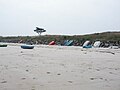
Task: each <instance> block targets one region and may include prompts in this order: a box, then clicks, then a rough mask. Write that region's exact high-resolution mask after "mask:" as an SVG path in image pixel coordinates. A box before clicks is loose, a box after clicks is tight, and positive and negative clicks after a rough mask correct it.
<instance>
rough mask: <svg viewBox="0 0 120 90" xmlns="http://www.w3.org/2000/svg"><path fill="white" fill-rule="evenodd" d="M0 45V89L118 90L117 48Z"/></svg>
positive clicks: (119, 59)
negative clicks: (32, 47)
mask: <svg viewBox="0 0 120 90" xmlns="http://www.w3.org/2000/svg"><path fill="white" fill-rule="evenodd" d="M20 45H21V44H8V47H0V90H120V49H110V48H90V49H83V48H82V47H77V46H70V47H68V46H48V45H35V47H34V49H22V48H21V47H20Z"/></svg>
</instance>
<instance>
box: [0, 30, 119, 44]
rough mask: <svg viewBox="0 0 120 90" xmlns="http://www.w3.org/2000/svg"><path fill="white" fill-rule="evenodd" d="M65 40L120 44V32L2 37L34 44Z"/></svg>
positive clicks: (76, 42) (13, 41)
mask: <svg viewBox="0 0 120 90" xmlns="http://www.w3.org/2000/svg"><path fill="white" fill-rule="evenodd" d="M64 40H74V44H75V45H82V44H83V43H84V42H85V41H86V40H90V41H91V42H95V41H97V40H100V41H102V42H105V43H106V42H109V43H117V44H119V45H120V32H103V33H95V34H88V35H74V36H65V35H44V36H17V37H2V36H0V42H12V43H32V44H36V43H37V44H48V43H49V42H51V41H55V42H56V43H57V44H58V45H59V44H62V43H63V42H64Z"/></svg>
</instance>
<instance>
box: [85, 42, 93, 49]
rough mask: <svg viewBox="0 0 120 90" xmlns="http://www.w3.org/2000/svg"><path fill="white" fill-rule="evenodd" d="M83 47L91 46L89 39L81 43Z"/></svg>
mask: <svg viewBox="0 0 120 90" xmlns="http://www.w3.org/2000/svg"><path fill="white" fill-rule="evenodd" d="M83 48H92V46H91V44H90V41H86V42H85V43H84V44H83Z"/></svg>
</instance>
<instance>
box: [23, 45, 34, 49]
mask: <svg viewBox="0 0 120 90" xmlns="http://www.w3.org/2000/svg"><path fill="white" fill-rule="evenodd" d="M21 48H23V49H33V48H34V46H32V45H22V46H21Z"/></svg>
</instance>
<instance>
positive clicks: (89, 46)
mask: <svg viewBox="0 0 120 90" xmlns="http://www.w3.org/2000/svg"><path fill="white" fill-rule="evenodd" d="M83 48H92V46H91V45H88V46H83Z"/></svg>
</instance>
